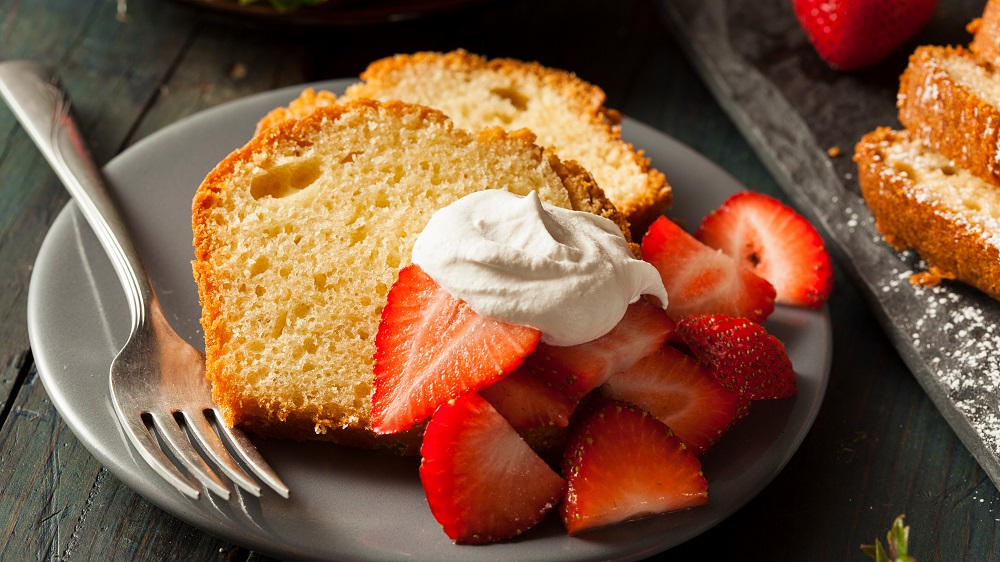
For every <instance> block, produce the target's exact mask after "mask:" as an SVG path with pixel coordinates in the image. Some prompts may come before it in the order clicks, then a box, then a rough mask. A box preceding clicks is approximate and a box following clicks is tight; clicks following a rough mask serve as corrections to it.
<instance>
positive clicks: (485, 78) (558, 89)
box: [258, 50, 671, 239]
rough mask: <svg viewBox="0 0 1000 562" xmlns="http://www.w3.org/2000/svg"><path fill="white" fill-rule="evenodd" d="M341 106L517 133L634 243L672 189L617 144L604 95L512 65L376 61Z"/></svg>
mask: <svg viewBox="0 0 1000 562" xmlns="http://www.w3.org/2000/svg"><path fill="white" fill-rule="evenodd" d="M361 79H362V80H363V82H362V83H360V84H356V85H354V86H351V87H350V88H348V89H347V92H346V93H345V96H344V99H360V98H371V99H378V100H382V101H388V100H401V101H404V102H408V103H416V104H420V105H426V106H428V107H433V108H435V109H438V110H440V111H442V112H444V113H445V114H446V115H448V116H449V117H450V118H451V119H452V120H453V121H454V122H455V124H456V125H457V126H458V127H461V128H464V129H467V130H469V131H478V130H481V129H484V128H487V127H502V128H503V129H505V130H508V131H513V130H517V129H521V128H526V129H529V130H531V131H532V132H533V133H534V134H535V135H537V142H538V144H540V145H542V146H545V147H549V148H552V149H553V150H555V152H556V153H557V154H558V155H559V157H560V158H561V159H563V160H564V161H565V160H575V161H577V162H579V163H580V164H581V165H582V166H583V167H584V168H586V169H587V170H588V171H590V173H591V174H593V176H594V179H595V180H596V181H597V184H598V185H599V186H600V187H601V189H603V190H604V192H605V193H606V194H607V197H608V199H610V200H611V202H612V203H614V204H615V206H616V207H618V209H619V210H620V211H621V212H622V213H623V214H624V215H625V218H626V219H627V220H628V221H629V223H630V224H631V225H632V229H633V230H632V234H633V235H634V236H635V237H636V238H637V239H638V238H640V237H641V235H642V234H643V233H645V231H646V227H648V226H649V224H650V223H652V222H653V220H655V219H656V217H658V216H659V215H660V213H661V212H662V211H663V210H664V209H665V208H666V207H668V206H669V205H670V203H671V189H670V185H669V184H668V183H667V182H666V179H665V178H664V177H663V174H662V173H660V172H659V171H657V170H655V169H653V168H651V167H650V166H649V159H647V158H646V157H644V156H643V154H642V151H637V150H636V149H635V148H634V147H633V146H632V145H630V144H628V143H627V142H625V141H624V140H622V138H621V127H620V125H619V123H620V121H621V115H620V114H619V113H618V112H616V111H614V110H611V109H608V108H606V107H604V99H605V95H604V92H603V91H602V90H601V89H600V88H598V87H597V86H594V85H592V84H588V83H587V82H585V81H583V80H581V79H579V78H578V77H577V76H576V75H574V74H571V73H569V72H564V71H562V70H555V69H552V68H547V67H544V66H542V65H540V64H537V63H526V62H522V61H518V60H513V59H493V60H488V59H485V58H483V57H480V56H477V55H473V54H470V53H467V52H465V51H462V50H458V51H452V52H450V53H416V54H412V55H397V56H394V57H389V58H385V59H382V60H379V61H376V62H374V63H372V64H371V65H369V66H368V69H367V70H365V71H364V72H363V73H362V74H361ZM332 103H334V97H333V95H332V94H330V93H329V92H319V93H315V92H311V91H306V92H304V93H303V95H302V96H301V97H300V98H299V99H297V100H295V101H294V102H292V104H291V105H290V106H289V107H288V108H278V109H276V110H275V111H273V112H272V113H271V114H269V115H268V116H267V117H266V118H265V119H264V120H263V121H262V122H261V124H260V125H259V126H258V128H259V129H260V128H265V127H267V126H270V125H272V124H273V123H275V122H280V121H281V120H283V119H288V118H296V117H301V116H303V115H305V114H308V112H309V111H310V109H311V107H314V106H317V105H329V104H332Z"/></svg>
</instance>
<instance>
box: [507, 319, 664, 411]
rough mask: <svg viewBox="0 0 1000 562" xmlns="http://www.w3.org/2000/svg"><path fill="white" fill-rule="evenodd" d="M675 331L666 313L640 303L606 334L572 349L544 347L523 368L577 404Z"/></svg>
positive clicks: (655, 348)
mask: <svg viewBox="0 0 1000 562" xmlns="http://www.w3.org/2000/svg"><path fill="white" fill-rule="evenodd" d="M673 331H674V322H673V321H672V320H670V318H669V317H668V316H667V315H666V314H665V313H664V312H663V309H661V308H659V307H658V306H655V305H652V304H650V303H648V302H646V301H643V300H640V301H637V302H635V303H633V304H630V305H629V307H628V309H627V310H626V311H625V316H624V317H623V318H622V319H621V321H620V322H618V325H617V326H615V327H614V328H612V330H611V331H610V332H608V333H607V334H604V335H603V336H601V337H599V338H597V339H596V340H593V341H589V342H587V343H583V344H580V345H573V346H569V347H558V346H554V345H547V344H544V343H541V344H539V345H538V349H536V350H535V353H533V354H531V356H530V357H528V359H527V361H525V364H524V367H525V369H527V370H528V371H529V372H530V373H531V374H532V375H534V376H536V377H538V378H540V379H542V380H544V381H546V382H548V383H549V384H550V385H551V386H552V387H553V388H555V389H557V390H559V391H560V392H562V393H564V394H565V395H566V396H568V397H569V398H570V399H571V400H573V401H574V402H576V401H578V400H579V399H580V398H583V396H584V395H586V394H587V393H588V392H590V391H591V390H593V389H595V388H597V387H599V386H601V385H602V384H604V381H606V380H608V377H610V376H611V375H613V374H615V373H620V372H622V371H624V370H625V369H628V368H629V367H631V366H632V365H633V364H634V363H635V362H636V361H638V360H639V359H641V358H643V357H645V356H646V355H649V354H650V353H652V352H654V351H656V350H657V349H658V348H659V347H660V346H661V345H663V343H664V342H665V341H667V338H669V337H670V335H671V334H672V333H673Z"/></svg>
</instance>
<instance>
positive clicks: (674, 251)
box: [642, 217, 774, 322]
mask: <svg viewBox="0 0 1000 562" xmlns="http://www.w3.org/2000/svg"><path fill="white" fill-rule="evenodd" d="M642 257H643V259H645V260H646V261H648V262H650V263H651V264H653V266H654V267H656V269H657V271H659V272H660V277H661V278H662V279H663V285H664V287H666V289H667V295H668V296H669V297H670V302H669V303H668V306H667V314H669V315H670V317H671V318H674V319H675V320H676V319H678V318H682V317H684V316H687V315H690V314H728V315H731V316H743V317H746V318H749V319H751V320H754V321H755V322H763V321H764V319H765V318H767V317H768V315H770V314H771V312H772V311H773V310H774V287H772V286H771V284H770V283H768V282H767V281H766V280H764V279H762V278H761V277H759V276H758V275H756V274H755V273H754V272H753V271H751V270H750V269H749V268H748V267H745V266H744V265H742V264H740V263H739V262H737V261H736V260H734V259H733V258H731V257H729V256H727V255H725V254H723V253H722V252H719V251H717V250H714V249H712V248H709V247H708V246H706V245H704V244H702V243H701V242H699V241H698V240H696V239H695V238H694V237H693V236H691V235H690V234H688V233H687V232H684V230H683V229H681V228H680V227H679V226H677V225H676V224H674V223H673V222H671V221H670V220H668V219H667V218H666V217H660V218H658V219H656V221H655V222H654V223H653V224H652V226H650V227H649V232H648V233H647V234H646V236H645V237H644V238H643V239H642Z"/></svg>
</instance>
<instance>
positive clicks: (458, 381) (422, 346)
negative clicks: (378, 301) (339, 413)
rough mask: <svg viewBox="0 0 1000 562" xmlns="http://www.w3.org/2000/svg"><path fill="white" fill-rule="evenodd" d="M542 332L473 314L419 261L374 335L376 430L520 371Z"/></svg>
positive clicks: (393, 294)
mask: <svg viewBox="0 0 1000 562" xmlns="http://www.w3.org/2000/svg"><path fill="white" fill-rule="evenodd" d="M540 337H541V332H539V331H538V330H535V329H534V328H528V327H525V326H514V325H511V324H506V323H503V322H499V321H497V320H492V319H490V318H485V317H483V316H480V315H478V314H476V313H475V312H474V311H473V310H472V309H471V308H469V306H468V305H467V304H465V303H464V302H462V301H460V300H458V299H456V298H454V297H452V296H451V295H450V294H448V292H447V291H445V290H444V289H442V288H441V287H440V286H439V285H438V284H437V283H435V282H434V280H433V279H431V278H430V277H429V276H428V275H427V274H426V273H424V272H423V270H421V269H420V268H419V267H418V266H416V265H411V266H408V267H406V268H404V269H403V270H401V271H400V272H399V278H398V279H397V280H396V283H395V284H394V285H393V286H392V289H390V290H389V295H388V297H387V302H386V305H385V308H384V309H383V310H382V322H381V324H379V327H378V334H377V335H376V336H375V392H374V394H373V395H372V411H371V426H372V429H373V430H374V431H375V432H376V433H395V432H398V431H404V430H406V429H409V428H410V427H412V426H413V425H414V424H416V423H418V422H420V421H423V420H424V419H425V418H427V417H428V416H430V415H431V414H432V413H433V412H434V409H435V408H437V407H438V406H440V405H441V404H443V403H445V402H447V401H448V400H450V399H452V398H456V397H458V396H461V395H462V394H465V393H467V392H471V391H475V390H478V389H479V388H480V387H483V386H485V385H488V384H490V383H492V382H494V381H496V380H497V379H499V378H500V377H503V376H504V375H505V374H507V373H509V372H511V371H513V370H514V369H516V368H517V367H518V366H519V365H520V364H521V362H522V361H523V360H524V358H525V357H526V356H527V355H528V354H529V353H531V352H532V351H534V349H535V346H536V345H537V344H538V339H539V338H540Z"/></svg>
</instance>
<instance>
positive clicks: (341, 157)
mask: <svg viewBox="0 0 1000 562" xmlns="http://www.w3.org/2000/svg"><path fill="white" fill-rule="evenodd" d="M496 188H500V189H506V190H508V191H511V192H513V193H517V194H521V195H524V194H527V193H529V192H531V191H537V192H538V194H539V197H540V198H541V199H542V200H544V201H546V202H548V203H551V204H554V205H558V206H562V207H569V208H573V209H577V210H584V211H589V212H594V213H596V214H599V215H602V216H605V217H608V218H610V219H612V220H613V221H615V222H616V223H617V224H618V225H619V227H620V228H622V229H623V230H624V231H626V232H627V229H628V226H627V222H626V221H625V220H624V219H623V218H622V217H621V215H620V214H619V213H618V212H617V210H615V208H614V206H613V205H612V204H611V203H609V202H608V201H607V199H605V198H604V196H603V194H602V192H601V190H600V189H599V188H598V187H597V186H596V184H595V183H594V181H593V180H592V179H591V177H590V175H589V174H587V172H586V171H584V170H583V169H582V168H580V167H579V166H577V165H576V164H575V163H572V162H563V161H561V160H560V159H559V158H558V157H556V156H555V155H554V154H552V153H551V152H548V151H546V150H544V149H542V148H541V147H539V146H538V145H536V144H534V136H533V135H532V134H531V133H529V132H527V131H519V132H514V133H506V132H504V131H502V130H500V129H497V128H494V129H489V130H486V131H482V132H480V133H478V134H472V133H469V132H466V131H464V130H462V129H459V128H457V127H455V126H454V125H453V124H452V122H451V121H450V120H449V119H448V118H447V117H445V116H444V115H443V114H442V113H440V112H438V111H435V110H432V109H429V108H426V107H421V106H416V105H409V104H404V103H401V102H388V103H380V102H376V101H372V100H359V101H353V102H348V103H345V104H344V105H338V106H331V107H324V108H318V109H315V110H314V111H312V112H311V113H310V114H309V115H308V116H307V117H304V118H302V119H298V120H289V121H286V122H283V123H280V124H277V125H276V126H273V127H271V128H268V129H267V130H266V131H263V132H262V133H261V134H259V135H258V136H256V137H255V138H254V139H252V140H251V141H250V142H249V143H248V144H247V145H246V146H244V147H242V148H240V149H238V150H236V151H235V152H233V153H232V154H231V155H229V157H227V158H226V159H225V160H223V161H222V162H221V163H219V165H218V166H216V168H215V169H214V170H213V171H212V172H210V173H209V174H208V176H207V177H206V178H205V181H204V182H203V183H202V185H201V187H199V189H198V191H197V194H196V196H195V198H194V204H193V228H194V245H195V258H196V259H195V261H194V274H195V278H196V280H197V282H198V291H199V297H200V300H201V304H202V308H203V313H202V326H203V328H204V331H205V344H206V345H205V347H206V360H207V371H208V377H209V378H210V379H211V381H212V387H213V395H214V398H215V400H216V402H218V403H219V405H220V406H221V408H222V411H223V412H224V414H225V417H226V420H225V421H226V422H227V423H230V424H236V425H239V426H242V427H244V428H247V429H250V430H252V431H254V432H257V433H263V434H269V435H275V436H283V437H291V438H296V439H307V438H323V439H331V440H336V441H340V442H344V443H349V444H355V445H362V446H377V445H379V444H387V445H402V446H403V447H404V448H406V447H409V448H411V450H412V448H413V447H414V446H415V445H416V444H417V443H418V442H419V435H417V434H410V435H409V436H404V437H402V438H397V437H391V438H390V439H391V441H389V442H386V441H385V440H384V439H382V440H380V439H379V438H376V437H375V436H374V434H372V433H371V431H369V412H370V409H371V393H372V380H373V374H372V367H373V360H372V355H373V351H374V340H375V334H376V332H377V329H378V322H379V317H380V313H381V310H382V307H383V306H384V305H385V301H386V295H387V293H388V291H389V288H390V287H391V286H392V284H393V282H395V280H396V276H397V273H398V271H399V270H400V269H401V268H402V267H404V266H406V265H408V263H409V261H410V253H411V249H412V246H413V243H414V241H415V239H416V236H417V235H418V234H419V233H420V231H421V230H422V229H423V228H424V225H425V224H426V223H427V221H428V220H429V219H430V216H431V215H432V214H433V213H434V212H435V211H436V210H438V209H440V208H442V207H444V206H446V205H448V204H449V203H451V202H453V201H455V200H457V199H459V198H461V197H462V196H464V195H466V194H468V193H471V192H474V191H479V190H483V189H496Z"/></svg>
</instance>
